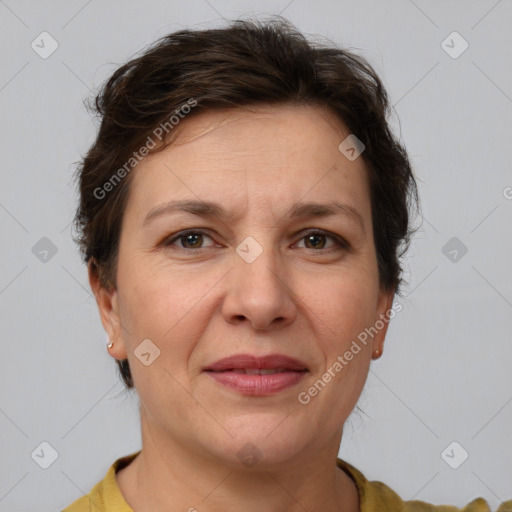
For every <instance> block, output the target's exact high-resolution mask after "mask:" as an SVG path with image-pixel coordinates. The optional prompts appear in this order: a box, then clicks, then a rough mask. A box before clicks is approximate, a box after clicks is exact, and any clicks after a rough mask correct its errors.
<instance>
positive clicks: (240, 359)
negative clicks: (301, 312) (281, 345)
mask: <svg viewBox="0 0 512 512" xmlns="http://www.w3.org/2000/svg"><path fill="white" fill-rule="evenodd" d="M307 370H308V368H307V366H306V364H305V363H303V362H302V361H299V360H298V359H295V358H293V357H289V356H285V355H282V354H270V355H266V356H263V357H256V356H253V355H251V354H236V355H233V356H230V357H225V358H223V359H220V360H218V361H216V362H215V363H213V364H211V365H209V366H207V367H206V368H204V371H210V372H226V371H232V372H235V373H243V374H247V375H258V374H259V375H272V374H274V373H281V372H288V371H296V372H302V371H307Z"/></svg>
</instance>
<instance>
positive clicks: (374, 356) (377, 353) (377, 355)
mask: <svg viewBox="0 0 512 512" xmlns="http://www.w3.org/2000/svg"><path fill="white" fill-rule="evenodd" d="M372 356H373V359H379V357H380V356H381V354H380V350H379V349H378V348H376V349H375V350H374V351H373V354H372Z"/></svg>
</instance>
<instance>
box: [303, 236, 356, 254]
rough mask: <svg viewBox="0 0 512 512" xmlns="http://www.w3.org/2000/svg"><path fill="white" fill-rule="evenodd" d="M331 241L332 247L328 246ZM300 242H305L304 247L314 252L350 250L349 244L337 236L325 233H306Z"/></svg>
mask: <svg viewBox="0 0 512 512" xmlns="http://www.w3.org/2000/svg"><path fill="white" fill-rule="evenodd" d="M329 240H331V245H330V246H328V245H327V244H328V243H329V242H328V241H329ZM300 241H304V247H305V248H306V249H312V250H319V251H320V250H322V249H325V250H336V249H348V248H349V244H348V242H347V241H346V240H344V239H343V238H341V237H339V236H337V235H331V234H328V233H324V232H323V231H310V232H309V233H306V234H305V235H304V236H303V237H302V238H301V239H300Z"/></svg>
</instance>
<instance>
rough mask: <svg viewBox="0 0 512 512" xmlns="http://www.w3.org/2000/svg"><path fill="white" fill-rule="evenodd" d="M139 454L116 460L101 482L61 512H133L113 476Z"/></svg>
mask: <svg viewBox="0 0 512 512" xmlns="http://www.w3.org/2000/svg"><path fill="white" fill-rule="evenodd" d="M139 453H140V451H138V452H135V453H132V454H130V455H126V456H125V457H121V458H120V459H117V460H116V461H115V462H114V463H113V464H112V465H111V466H110V468H109V469H108V471H107V474H106V475H105V478H103V480H101V481H100V482H98V483H97V484H96V485H95V486H94V487H93V488H92V489H91V491H90V492H89V493H88V494H86V495H84V496H82V497H81V498H79V499H77V500H76V501H74V502H73V503H71V505H69V506H68V507H66V508H65V509H64V510H63V511H62V512H90V511H91V510H102V511H109V510H115V511H116V512H133V511H132V509H131V508H130V506H129V505H128V504H127V503H126V501H125V500H124V498H123V496H122V494H121V491H120V490H119V488H118V486H117V483H116V476H115V474H116V472H117V471H119V470H120V469H121V468H123V467H125V466H127V465H128V464H129V463H130V462H132V461H133V459H135V457H136V456H137V455H138V454H139Z"/></svg>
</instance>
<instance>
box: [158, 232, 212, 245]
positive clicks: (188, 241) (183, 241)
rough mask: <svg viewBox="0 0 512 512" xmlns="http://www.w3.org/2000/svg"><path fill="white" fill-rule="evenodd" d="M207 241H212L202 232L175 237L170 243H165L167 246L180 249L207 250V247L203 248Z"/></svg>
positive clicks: (186, 233)
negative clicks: (174, 246)
mask: <svg viewBox="0 0 512 512" xmlns="http://www.w3.org/2000/svg"><path fill="white" fill-rule="evenodd" d="M205 239H209V240H212V239H211V238H210V237H209V236H208V235H206V234H205V233H203V232H201V231H188V232H185V233H181V234H178V235H177V236H175V237H173V238H172V239H170V240H169V241H167V242H165V245H166V246H172V245H177V246H178V248H180V249H203V248H205V246H203V243H204V242H205ZM206 247H208V246H206Z"/></svg>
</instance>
